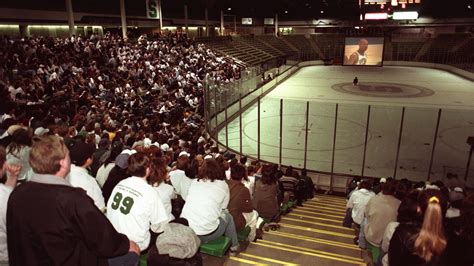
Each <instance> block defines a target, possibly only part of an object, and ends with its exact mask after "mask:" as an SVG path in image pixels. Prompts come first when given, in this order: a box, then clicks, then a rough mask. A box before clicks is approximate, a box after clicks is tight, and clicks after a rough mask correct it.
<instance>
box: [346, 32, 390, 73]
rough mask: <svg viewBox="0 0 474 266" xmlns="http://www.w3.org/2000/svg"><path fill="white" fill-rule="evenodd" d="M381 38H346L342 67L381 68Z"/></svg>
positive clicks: (382, 41)
mask: <svg viewBox="0 0 474 266" xmlns="http://www.w3.org/2000/svg"><path fill="white" fill-rule="evenodd" d="M383 45H384V39H383V37H356V38H353V37H347V38H346V45H345V47H344V65H345V66H350V65H357V66H381V65H382V60H383Z"/></svg>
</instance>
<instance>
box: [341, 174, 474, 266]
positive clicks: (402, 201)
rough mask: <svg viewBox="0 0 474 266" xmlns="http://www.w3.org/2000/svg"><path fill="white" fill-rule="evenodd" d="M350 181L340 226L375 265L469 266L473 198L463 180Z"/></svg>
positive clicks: (473, 240)
mask: <svg viewBox="0 0 474 266" xmlns="http://www.w3.org/2000/svg"><path fill="white" fill-rule="evenodd" d="M353 183H354V184H355V186H354V190H352V191H351V192H350V194H349V200H348V202H347V212H346V218H345V223H344V225H345V226H348V227H349V226H352V227H353V228H355V229H356V230H355V232H356V236H355V238H354V242H355V243H356V244H358V245H359V247H360V248H362V249H367V250H368V251H369V252H370V253H369V254H370V255H371V258H372V261H373V263H374V264H375V265H391V266H398V265H400V266H401V265H473V263H474V256H473V251H474V238H473V232H474V226H473V223H472V222H473V218H474V194H472V193H471V194H467V193H466V192H465V183H464V182H463V181H462V180H459V179H457V178H456V177H450V178H448V179H447V181H446V182H445V183H443V182H441V181H436V182H433V183H431V184H425V182H419V183H416V184H415V183H412V182H410V181H408V180H407V179H402V180H393V179H392V178H387V179H385V178H382V179H380V180H377V184H376V185H374V186H373V184H372V182H370V181H369V180H360V179H359V180H354V182H353ZM374 190H375V191H374Z"/></svg>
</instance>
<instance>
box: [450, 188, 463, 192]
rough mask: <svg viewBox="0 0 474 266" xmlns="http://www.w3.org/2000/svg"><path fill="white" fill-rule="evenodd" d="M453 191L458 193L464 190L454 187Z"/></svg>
mask: <svg viewBox="0 0 474 266" xmlns="http://www.w3.org/2000/svg"><path fill="white" fill-rule="evenodd" d="M453 191H456V192H459V193H464V190H463V189H462V188H460V187H455V188H454V189H453Z"/></svg>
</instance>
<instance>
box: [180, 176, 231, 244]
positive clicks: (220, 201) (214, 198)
mask: <svg viewBox="0 0 474 266" xmlns="http://www.w3.org/2000/svg"><path fill="white" fill-rule="evenodd" d="M229 199H230V191H229V186H228V185H227V183H226V182H225V181H223V180H215V181H214V182H211V181H209V180H200V181H198V180H197V179H195V180H193V181H192V183H191V186H190V187H189V192H188V198H187V200H186V203H185V204H184V207H183V211H182V213H181V217H183V218H185V219H187V220H188V222H189V227H191V228H192V229H193V230H194V232H195V233H196V234H197V235H207V234H209V233H212V232H213V231H214V230H216V229H217V227H218V226H219V217H220V215H221V212H222V210H223V209H226V208H227V205H228V204H229Z"/></svg>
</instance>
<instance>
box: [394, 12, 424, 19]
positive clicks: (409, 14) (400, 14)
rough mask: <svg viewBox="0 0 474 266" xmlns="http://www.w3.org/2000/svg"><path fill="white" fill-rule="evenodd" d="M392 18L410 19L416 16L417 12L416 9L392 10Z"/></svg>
mask: <svg viewBox="0 0 474 266" xmlns="http://www.w3.org/2000/svg"><path fill="white" fill-rule="evenodd" d="M392 18H393V19H394V20H412V19H417V18H418V12H416V11H397V12H393V17H392Z"/></svg>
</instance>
